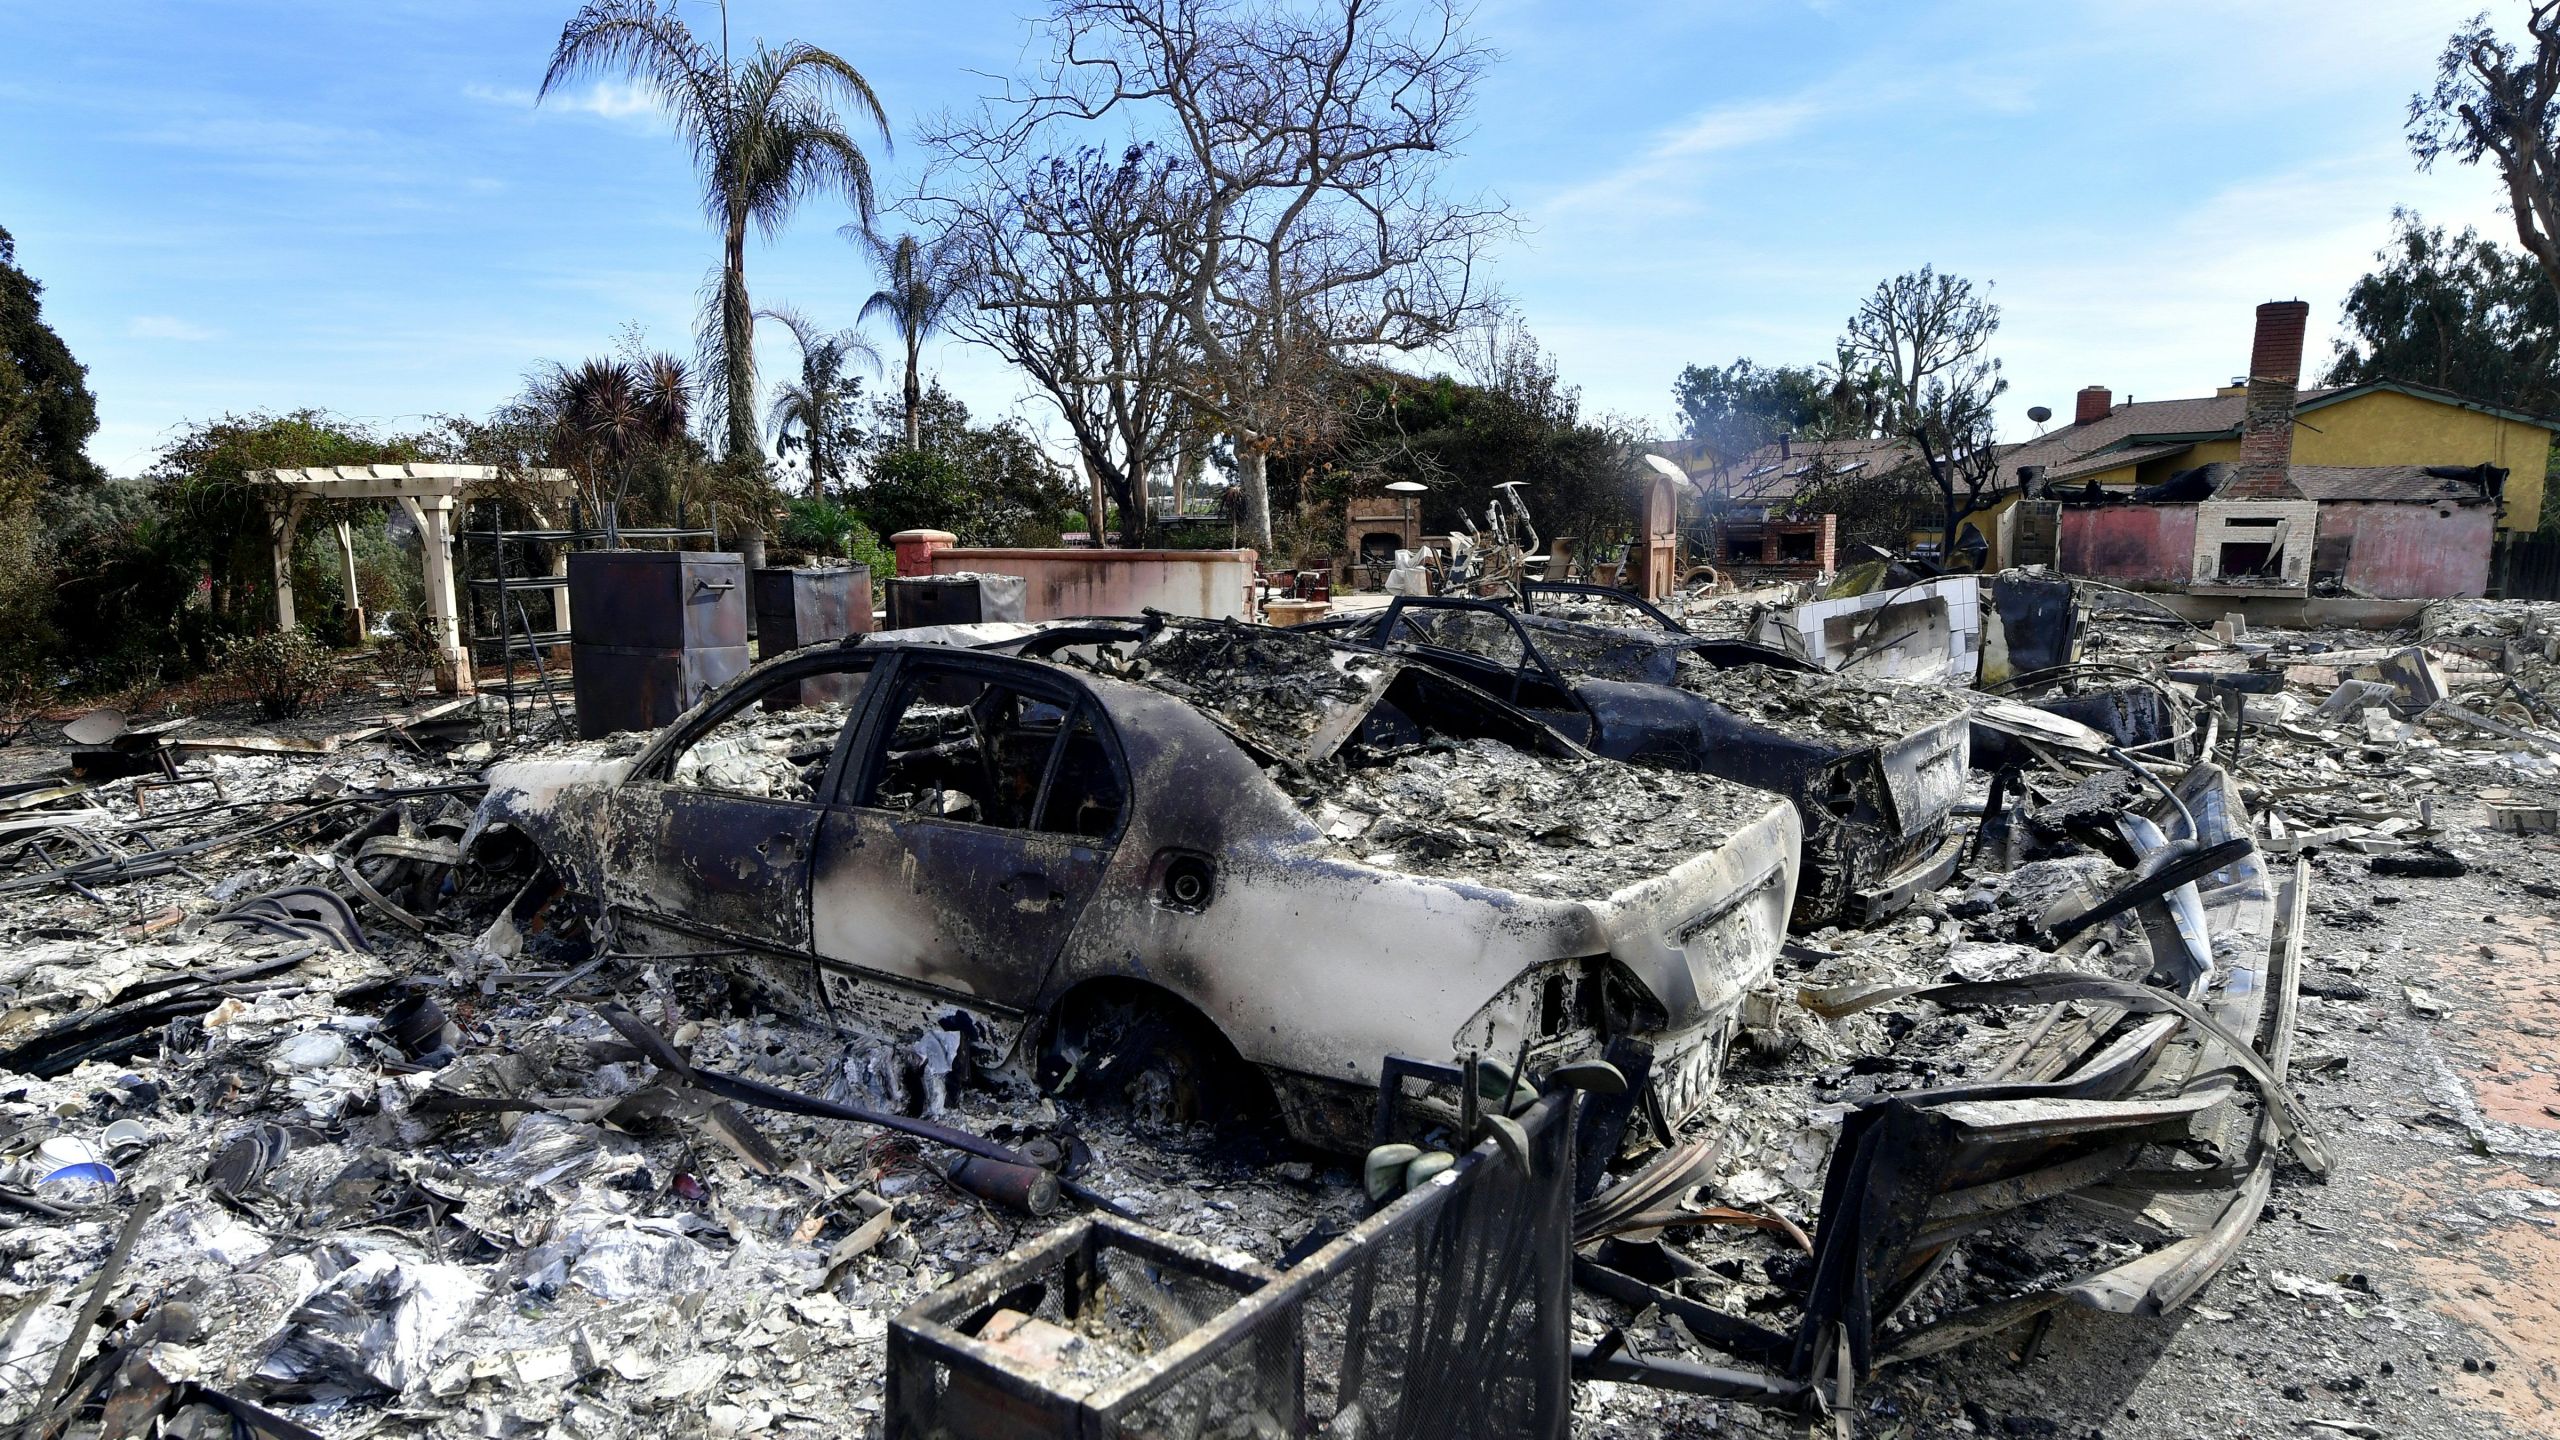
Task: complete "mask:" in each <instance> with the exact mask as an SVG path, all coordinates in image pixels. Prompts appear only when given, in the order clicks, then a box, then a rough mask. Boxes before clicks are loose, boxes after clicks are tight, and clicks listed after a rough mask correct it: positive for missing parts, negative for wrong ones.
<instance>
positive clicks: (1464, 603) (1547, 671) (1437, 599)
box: [1370, 595, 1603, 750]
mask: <svg viewBox="0 0 2560 1440" xmlns="http://www.w3.org/2000/svg"><path fill="white" fill-rule="evenodd" d="M1408 609H1413V610H1444V611H1453V612H1454V611H1462V610H1474V611H1481V612H1483V613H1485V614H1489V615H1494V616H1498V617H1500V618H1501V620H1502V622H1503V623H1504V624H1506V625H1508V626H1510V627H1511V633H1512V634H1513V635H1514V636H1516V637H1518V639H1519V641H1520V654H1521V657H1522V659H1523V661H1524V662H1525V664H1524V665H1520V666H1504V665H1501V664H1498V663H1496V662H1494V661H1490V660H1487V659H1485V658H1483V657H1482V656H1478V655H1470V654H1468V653H1467V652H1465V651H1463V650H1452V649H1450V648H1448V647H1447V646H1444V645H1434V644H1431V643H1429V642H1428V641H1423V640H1408V641H1405V642H1403V643H1404V644H1407V645H1410V646H1411V647H1412V648H1414V649H1416V650H1421V651H1426V652H1428V654H1429V655H1430V656H1435V657H1436V656H1448V657H1450V659H1451V660H1453V661H1455V662H1457V664H1458V665H1459V666H1460V667H1463V668H1481V669H1482V670H1484V671H1485V672H1487V673H1488V674H1499V673H1502V672H1504V671H1508V674H1509V678H1508V679H1507V680H1506V681H1505V682H1504V683H1503V684H1502V685H1501V686H1499V687H1497V686H1493V685H1488V684H1486V683H1484V682H1483V681H1482V680H1479V679H1477V678H1476V677H1475V676H1474V675H1470V674H1466V673H1460V674H1459V675H1458V676H1457V678H1458V679H1461V680H1464V681H1466V682H1467V683H1468V684H1471V685H1473V686H1475V687H1476V688H1477V689H1479V690H1482V691H1484V692H1485V693H1487V694H1489V695H1491V696H1493V697H1494V698H1495V699H1498V700H1500V701H1502V702H1503V703H1504V704H1506V705H1509V706H1511V707H1512V708H1513V709H1516V710H1520V711H1521V712H1522V713H1523V714H1527V715H1531V716H1535V717H1537V718H1538V720H1539V722H1540V723H1541V724H1544V725H1546V726H1547V728H1549V729H1551V730H1556V733H1557V734H1559V735H1564V738H1566V739H1567V740H1570V741H1572V742H1573V743H1574V744H1576V745H1580V746H1583V747H1585V748H1586V749H1592V750H1597V749H1599V748H1600V743H1599V742H1600V740H1601V738H1602V736H1601V731H1602V728H1603V727H1602V725H1601V722H1600V716H1599V714H1598V712H1596V711H1594V710H1593V709H1592V708H1591V705H1590V703H1589V702H1588V701H1586V700H1584V699H1583V698H1582V692H1581V691H1580V690H1579V689H1577V688H1576V687H1575V686H1574V685H1573V684H1572V683H1571V682H1569V681H1567V680H1566V679H1565V678H1564V675H1563V674H1562V672H1560V671H1558V670H1557V669H1556V667H1555V665H1554V664H1553V662H1551V661H1549V660H1548V659H1547V655H1546V652H1545V651H1544V650H1542V649H1540V648H1539V647H1538V642H1537V639H1536V637H1535V636H1533V635H1531V634H1530V633H1529V627H1528V626H1526V625H1523V624H1521V623H1520V617H1519V615H1518V614H1516V613H1515V612H1514V611H1513V610H1512V609H1511V607H1509V606H1507V605H1498V604H1495V603H1493V602H1492V601H1488V600H1474V599H1468V598H1466V597H1464V596H1457V595H1399V596H1397V597H1395V598H1394V599H1393V600H1391V601H1389V602H1387V608H1386V610H1385V611H1384V612H1383V613H1382V614H1381V615H1380V616H1379V618H1378V622H1377V628H1376V629H1375V630H1373V631H1372V632H1371V634H1370V644H1371V645H1372V646H1373V647H1374V648H1376V649H1378V650H1381V651H1385V650H1392V649H1394V648H1395V646H1396V644H1397V643H1398V642H1397V640H1396V638H1395V634H1396V621H1397V618H1398V617H1399V616H1401V615H1403V614H1404V613H1405V611H1406V610H1408ZM1528 665H1534V666H1536V667H1537V670H1538V673H1540V674H1541V675H1543V676H1545V677H1546V681H1547V683H1548V684H1549V685H1551V686H1553V687H1554V689H1555V691H1556V693H1558V694H1560V695H1563V696H1564V697H1566V698H1567V699H1568V700H1569V701H1571V702H1572V703H1571V710H1570V711H1569V712H1566V713H1574V714H1579V715H1580V716H1581V717H1582V720H1583V724H1584V727H1585V729H1584V733H1582V734H1580V735H1571V734H1566V733H1565V732H1564V731H1562V730H1560V729H1557V727H1556V726H1555V724H1554V722H1553V721H1550V720H1548V719H1547V718H1546V716H1547V714H1548V713H1549V712H1545V711H1540V710H1532V709H1528V708H1527V707H1525V706H1523V705H1521V703H1520V684H1521V671H1522V670H1523V669H1524V668H1526V666H1528Z"/></svg>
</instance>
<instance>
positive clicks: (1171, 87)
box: [931, 0, 1514, 548]
mask: <svg viewBox="0 0 2560 1440" xmlns="http://www.w3.org/2000/svg"><path fill="white" fill-rule="evenodd" d="M1046 28H1047V32H1048V36H1049V40H1050V42H1051V43H1050V54H1049V56H1048V58H1047V60H1046V61H1045V62H1043V63H1042V64H1041V65H1039V66H1038V67H1037V69H1036V72H1035V73H1034V74H1033V75H1031V76H1030V77H1028V78H1026V79H1025V80H1023V81H1021V82H1019V83H1016V84H1014V85H1012V86H1009V87H1008V89H1007V91H1006V93H1005V94H1003V95H1002V96H1000V97H998V98H997V99H996V100H995V101H993V102H992V103H991V104H990V105H989V106H988V107H987V109H986V110H985V111H984V112H983V113H982V114H981V115H979V116H978V117H977V118H975V119H974V120H969V121H964V122H956V123H955V122H945V123H943V124H942V125H940V126H939V127H938V132H939V133H937V134H935V135H934V136H932V137H931V138H932V139H933V140H934V142H935V143H936V145H937V148H938V149H939V150H940V151H941V152H942V154H943V155H944V157H945V158H946V159H947V160H950V161H953V162H957V163H959V164H962V165H966V166H975V167H980V168H986V167H1007V166H1011V165H1014V164H1017V163H1019V160H1020V157H1023V156H1030V155H1042V154H1054V153H1064V152H1069V151H1072V150H1073V149H1075V148H1076V146H1077V144H1078V143H1090V142H1089V141H1084V142H1079V141H1078V139H1077V138H1075V137H1077V136H1079V135H1090V133H1091V130H1092V129H1093V128H1095V127H1099V126H1102V125H1112V126H1116V127H1118V130H1119V132H1120V133H1119V134H1117V135H1114V136H1113V137H1112V143H1115V144H1116V143H1119V142H1120V141H1122V140H1124V139H1125V140H1128V141H1130V142H1132V143H1147V142H1154V143H1157V144H1159V145H1161V146H1162V147H1163V149H1164V150H1165V151H1166V152H1167V153H1168V154H1169V155H1171V156H1172V157H1173V158H1174V159H1176V160H1177V161H1179V162H1180V163H1181V165H1182V167H1183V169H1184V170H1185V171H1186V172H1187V176H1188V179H1189V182H1190V183H1189V184H1187V185H1186V186H1185V187H1184V188H1183V190H1182V193H1181V202H1182V208H1181V210H1180V211H1179V212H1178V213H1176V214H1173V215H1171V216H1168V217H1167V218H1166V220H1165V222H1164V223H1163V224H1162V225H1160V226H1159V227H1158V235H1159V239H1160V240H1161V241H1162V245H1163V249H1162V260H1163V265H1164V273H1163V274H1162V275H1161V276H1159V277H1158V278H1157V279H1156V280H1155V281H1153V282H1150V283H1146V284H1143V285H1138V286H1133V287H1131V288H1129V289H1126V290H1122V291H1120V292H1117V293H1115V294H1112V295H1108V296H1103V297H1068V298H1050V299H1032V298H1028V297H1018V298H1016V299H1014V300H1012V301H1009V302H1007V303H1009V304H1014V305H1020V306H1024V307H1028V308H1053V309H1054V308H1070V307H1081V306H1088V305H1092V304H1095V303H1103V302H1108V303H1123V302H1144V303H1152V304H1158V305H1163V306H1166V307H1168V308H1169V309H1171V310H1172V312H1173V313H1174V314H1175V315H1176V316H1178V317H1179V318H1180V319H1181V320H1182V322H1183V325H1184V328H1185V331H1186V334H1187V338H1188V341H1189V344H1190V346H1191V348H1192V350H1193V352H1194V364H1193V365H1192V367H1191V368H1190V370H1189V372H1188V373H1187V374H1186V375H1185V376H1184V377H1183V379H1182V381H1181V383H1180V385H1179V387H1178V390H1179V394H1180V397H1181V399H1182V400H1183V401H1184V402H1185V403H1186V404H1188V405H1190V406H1191V407H1193V408H1194V409H1195V410H1196V411H1197V412H1198V413H1199V414H1200V415H1202V416H1203V417H1207V418H1208V419H1210V420H1212V421H1214V423H1215V424H1216V425H1217V426H1218V427H1219V428H1220V429H1222V430H1223V431H1224V432H1225V434H1226V435H1227V436H1228V438H1229V439H1230V440H1231V441H1232V442H1233V445H1234V450H1235V456H1236V469H1237V480H1238V484H1239V488H1240V489H1241V490H1242V492H1243V498H1244V516H1243V520H1244V525H1245V528H1246V530H1247V532H1248V533H1249V534H1251V535H1252V536H1253V537H1254V538H1255V540H1256V541H1257V542H1258V543H1259V544H1261V545H1262V546H1264V547H1265V548H1268V547H1269V545H1270V540H1271V506H1270V492H1269V489H1268V485H1267V482H1266V474H1267V464H1268V461H1269V459H1270V457H1271V456H1272V454H1274V453H1275V452H1277V451H1281V450H1283V449H1285V448H1287V447H1289V446H1291V445H1292V444H1294V443H1296V441H1297V439H1298V437H1299V435H1300V434H1301V432H1302V430H1303V428H1304V427H1305V426H1306V425H1307V424H1308V423H1309V422H1310V420H1311V418H1313V417H1316V416H1318V415H1320V414H1321V412H1322V409H1323V402H1324V393H1323V387H1322V385H1321V384H1320V381H1321V379H1322V377H1323V375H1324V373H1325V372H1326V370H1327V369H1328V368H1330V367H1331V366H1333V365H1335V364H1337V363H1339V362H1341V361H1342V360H1344V359H1346V358H1354V357H1357V356H1360V355H1363V354H1377V353H1382V352H1385V351H1401V350H1418V349H1425V348H1428V347H1430V346H1432V345H1435V344H1437V343H1438V342H1440V341H1441V340H1442V339H1444V338H1445V337H1447V336H1449V335H1451V334H1453V333H1455V332H1456V331H1458V330H1460V329H1462V328H1464V327H1466V326H1467V325H1469V324H1471V323H1474V322H1476V321H1477V320H1479V319H1481V318H1482V317H1484V316H1485V315H1486V314H1487V313H1488V312H1489V311H1490V310H1492V309H1493V308H1494V307H1495V306H1496V305H1497V303H1498V296H1497V295H1496V293H1495V292H1494V291H1493V290H1492V289H1491V288H1490V287H1489V286H1488V284H1487V283H1486V281H1485V279H1484V277H1483V276H1482V275H1481V274H1480V273H1478V261H1479V260H1480V258H1481V257H1482V256H1483V254H1484V253H1485V251H1486V248H1487V247H1488V246H1489V245H1491V244H1492V243H1494V242H1496V241H1498V240H1500V239H1502V238H1504V237H1506V236H1508V235H1509V234H1511V233H1512V232H1513V230H1514V223H1513V221H1512V219H1511V217H1510V214H1509V212H1508V211H1507V210H1506V209H1505V208H1504V207H1503V206H1502V205H1501V203H1500V202H1499V201H1498V200H1491V199H1482V198H1476V199H1459V198H1455V197H1452V196H1450V195H1448V194H1445V193H1444V192H1443V190H1442V188H1441V185H1440V179H1441V172H1442V169H1443V167H1444V165H1445V164H1446V162H1447V160H1448V158H1449V156H1450V153H1451V150H1452V148H1453V147H1454V146H1455V145H1456V144H1457V143H1458V142H1459V141H1460V140H1461V139H1462V138H1464V136H1465V133H1466V121H1467V113H1468V108H1469V102H1470V99H1471V98H1472V95H1473V93H1474V89H1475V85H1476V82H1477V80H1478V79H1479V78H1480V77H1481V76H1482V75H1483V74H1484V71H1485V68H1486V67H1487V66H1488V65H1489V64H1490V63H1491V61H1492V59H1493V54H1492V52H1491V51H1490V50H1488V49H1487V48H1486V47H1484V46H1483V45H1481V44H1479V43H1478V42H1476V41H1475V40H1474V39H1472V38H1471V37H1470V36H1469V35H1468V34H1467V31H1466V27H1465V24H1464V15H1463V13H1462V12H1461V11H1460V9H1459V8H1458V6H1457V4H1456V3H1455V0H1414V3H1410V4H1403V5H1398V4H1395V3H1391V0H1052V5H1051V9H1050V13H1049V16H1048V20H1047V23H1046Z"/></svg>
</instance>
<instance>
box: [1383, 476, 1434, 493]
mask: <svg viewBox="0 0 2560 1440" xmlns="http://www.w3.org/2000/svg"><path fill="white" fill-rule="evenodd" d="M1386 488H1387V489H1389V490H1393V491H1394V492H1396V493H1397V494H1399V495H1419V494H1421V493H1422V492H1423V491H1425V490H1428V489H1430V488H1431V487H1430V486H1428V485H1425V484H1423V483H1422V482H1421V481H1419V480H1390V481H1388V482H1387V484H1386Z"/></svg>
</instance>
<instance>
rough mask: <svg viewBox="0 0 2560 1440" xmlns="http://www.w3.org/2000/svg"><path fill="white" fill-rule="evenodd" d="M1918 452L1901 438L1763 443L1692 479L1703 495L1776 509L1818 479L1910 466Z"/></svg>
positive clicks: (1867, 473) (1917, 459) (1856, 438)
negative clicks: (1721, 466)
mask: <svg viewBox="0 0 2560 1440" xmlns="http://www.w3.org/2000/svg"><path fill="white" fill-rule="evenodd" d="M1919 458H1920V457H1919V453H1918V452H1917V451H1915V450H1914V449H1913V448H1912V446H1911V442H1909V441H1907V440H1889V439H1877V438H1875V437H1872V436H1856V437H1852V438H1848V439H1839V440H1791V441H1789V442H1788V443H1787V444H1786V445H1784V446H1779V445H1763V446H1761V447H1760V448H1759V449H1757V450H1754V451H1752V452H1751V453H1750V454H1748V455H1745V456H1744V457H1742V458H1741V459H1740V460H1737V461H1735V462H1733V463H1732V464H1731V465H1728V466H1725V467H1724V468H1723V469H1721V470H1717V471H1713V472H1710V473H1708V474H1703V475H1698V476H1696V477H1694V478H1696V479H1697V480H1698V482H1699V483H1700V484H1701V485H1702V486H1704V487H1705V488H1706V489H1707V490H1708V492H1709V493H1711V494H1717V495H1720V496H1722V497H1723V498H1725V499H1728V500H1730V501H1732V502H1733V503H1735V504H1738V505H1757V506H1762V507H1766V508H1772V509H1774V508H1776V507H1778V506H1782V505H1785V504H1787V503H1788V502H1790V501H1792V500H1794V499H1795V498H1796V492H1798V491H1800V490H1802V489H1803V488H1804V487H1805V486H1806V485H1808V484H1810V483H1812V482H1814V481H1816V480H1818V479H1822V478H1826V477H1836V476H1844V475H1880V474H1882V473H1884V472H1885V471H1888V470H1892V469H1894V468H1896V467H1898V466H1902V465H1909V464H1916V463H1918V461H1919Z"/></svg>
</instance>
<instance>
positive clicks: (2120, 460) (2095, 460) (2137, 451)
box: [2002, 440, 2196, 482]
mask: <svg viewBox="0 0 2560 1440" xmlns="http://www.w3.org/2000/svg"><path fill="white" fill-rule="evenodd" d="M2027 443H2028V444H2029V445H2032V444H2034V443H2035V442H2034V441H2029V442H2027ZM2025 448H2026V446H2023V445H2022V446H2020V447H2019V449H2021V450H2023V449H2025ZM2194 448H2196V443H2195V442H2194V441H2192V440H2172V441H2169V442H2166V443H2164V444H2159V445H2135V446H2131V447H2128V448H2125V449H2111V450H2104V451H2101V452H2099V453H2098V454H2095V455H2086V456H2083V457H2081V458H2080V459H2077V460H2068V461H2064V462H2063V463H2061V464H2059V465H2056V464H2052V463H2050V462H2046V463H2045V472H2044V478H2045V479H2046V480H2048V481H2056V482H2059V481H2064V480H2083V479H2086V478H2088V477H2089V476H2091V475H2104V474H2106V473H2107V472H2108V471H2110V470H2121V469H2123V468H2124V467H2126V466H2127V465H2139V464H2141V463H2142V462H2144V461H2145V460H2158V459H2161V458H2163V457H2166V456H2170V455H2177V454H2182V453H2184V452H2186V451H2189V450H2193V449H2194ZM2013 456H2014V452H2013ZM2036 463H2038V462H2036V461H2033V460H2024V461H2022V460H2018V459H2015V458H2012V459H2010V461H2009V462H2008V464H2007V465H2005V466H2004V467H2002V468H2004V469H2006V470H2007V471H2008V473H2009V474H2010V475H2013V476H2014V475H2016V474H2017V473H2018V472H2017V469H2016V467H2017V466H2019V465H2022V464H2023V465H2033V464H2036Z"/></svg>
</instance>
